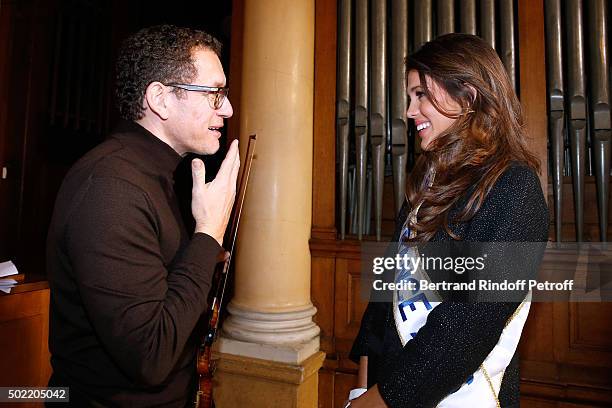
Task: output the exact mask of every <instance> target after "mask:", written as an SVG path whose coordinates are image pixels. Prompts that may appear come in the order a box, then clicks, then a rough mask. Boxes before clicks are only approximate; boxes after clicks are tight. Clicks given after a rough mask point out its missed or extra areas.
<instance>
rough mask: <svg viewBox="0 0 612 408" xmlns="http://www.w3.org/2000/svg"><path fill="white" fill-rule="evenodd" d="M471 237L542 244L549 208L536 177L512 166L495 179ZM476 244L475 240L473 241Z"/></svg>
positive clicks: (524, 168) (519, 166)
mask: <svg viewBox="0 0 612 408" xmlns="http://www.w3.org/2000/svg"><path fill="white" fill-rule="evenodd" d="M470 224H471V227H472V228H470V230H471V233H472V234H476V235H486V237H484V236H483V237H480V236H479V237H477V238H487V239H489V240H491V241H497V240H502V241H505V240H507V241H542V240H546V238H547V235H548V207H547V205H546V200H545V199H544V194H543V192H542V187H541V185H540V179H539V178H538V175H537V173H536V172H535V171H534V170H533V169H532V168H531V167H529V166H526V165H525V164H522V163H512V164H511V165H510V166H509V167H508V168H507V169H506V170H505V171H504V172H503V173H502V175H501V176H500V177H499V178H498V179H497V181H496V182H495V184H494V185H493V187H492V188H491V190H490V191H489V194H487V196H486V198H485V200H484V202H483V203H482V206H481V207H480V209H479V210H478V212H477V213H476V214H475V215H474V218H473V219H472V221H471V222H470ZM475 240H478V239H475Z"/></svg>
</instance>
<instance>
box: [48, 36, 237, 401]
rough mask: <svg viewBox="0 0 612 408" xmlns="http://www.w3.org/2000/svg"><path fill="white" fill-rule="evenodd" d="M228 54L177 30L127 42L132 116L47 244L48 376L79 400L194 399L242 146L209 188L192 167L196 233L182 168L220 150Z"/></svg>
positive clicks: (122, 101) (72, 187)
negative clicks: (184, 209) (180, 189)
mask: <svg viewBox="0 0 612 408" xmlns="http://www.w3.org/2000/svg"><path fill="white" fill-rule="evenodd" d="M219 53H220V44H219V42H218V41H217V40H216V39H214V38H213V37H211V36H210V35H208V34H206V33H203V32H200V31H195V30H191V29H184V28H177V27H173V26H167V25H166V26H156V27H151V28H147V29H144V30H141V31H140V32H138V33H136V34H135V35H133V36H132V37H130V38H128V39H127V40H126V41H125V43H124V44H123V47H122V49H121V50H120V55H119V58H118V63H117V84H116V94H117V101H118V108H119V112H120V114H121V116H122V117H123V118H124V119H125V120H126V121H125V122H124V123H122V124H121V125H120V127H119V129H118V130H117V131H116V132H114V133H113V134H111V135H110V137H109V138H108V140H106V141H105V142H104V143H102V144H101V145H99V146H98V147H96V148H95V149H93V150H92V151H90V152H89V153H87V154H86V155H85V156H84V157H83V158H82V159H81V160H79V161H78V162H77V163H76V164H75V165H74V167H73V168H72V169H71V170H70V172H69V173H68V175H67V176H66V178H65V180H64V183H63V184H62V187H61V189H60V192H59V194H58V197H57V202H56V205H55V211H54V215H53V219H52V222H51V226H50V230H49V235H48V244H47V263H48V273H49V283H50V286H51V317H50V337H49V344H50V349H51V354H52V357H51V363H52V366H53V375H52V377H51V380H50V382H49V384H50V386H67V387H70V400H71V405H73V406H78V407H84V406H141V407H151V406H172V407H180V406H185V405H186V404H189V403H190V402H191V401H192V398H193V395H194V388H195V384H196V375H195V360H194V359H195V353H196V347H197V344H198V341H199V339H198V336H197V335H196V333H194V328H195V326H196V323H197V322H198V320H199V318H200V317H201V315H202V313H203V312H204V311H205V310H206V306H207V302H206V299H207V294H208V291H209V288H210V282H211V277H212V273H213V270H214V266H215V263H216V259H217V256H218V254H219V253H220V251H222V248H221V243H222V239H223V234H224V232H225V229H226V226H227V223H228V219H229V216H230V213H231V208H232V204H233V201H234V197H235V193H236V177H237V174H238V168H239V156H238V144H237V141H235V142H234V143H232V145H231V147H230V149H229V151H228V153H227V156H226V158H225V160H224V161H223V163H222V165H221V168H220V169H219V172H218V174H217V177H216V178H215V180H214V181H212V182H210V183H208V184H205V181H204V176H205V169H204V165H203V163H202V161H201V160H199V159H194V160H193V161H192V177H193V190H192V203H191V211H192V214H193V217H194V220H195V226H196V227H195V233H194V234H193V235H192V236H189V234H188V232H187V230H186V228H185V224H184V221H183V219H182V218H181V212H180V210H179V203H178V200H177V197H176V194H175V192H174V189H173V185H174V181H173V172H174V170H175V169H176V167H177V165H178V163H179V161H180V160H181V157H182V156H184V155H185V154H186V153H188V152H194V153H198V154H213V153H215V152H216V151H217V150H218V149H219V141H218V139H219V137H220V135H221V133H220V129H221V128H222V127H223V122H224V121H223V120H224V119H225V118H229V117H230V116H232V113H233V111H232V106H231V104H230V102H229V100H228V99H227V89H226V88H225V85H226V78H225V75H224V73H223V68H222V66H221V63H220V61H219V57H218V56H219ZM62 406H66V405H65V404H62Z"/></svg>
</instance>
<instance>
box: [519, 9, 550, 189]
mask: <svg viewBox="0 0 612 408" xmlns="http://www.w3.org/2000/svg"><path fill="white" fill-rule="evenodd" d="M517 14H518V37H519V41H518V42H519V72H520V91H519V92H520V95H519V96H520V99H521V104H522V105H523V109H524V113H525V119H526V125H527V132H528V133H529V137H530V139H529V147H530V150H531V151H532V152H533V153H535V154H536V156H537V157H538V158H539V159H540V161H541V163H542V172H541V173H540V182H541V183H542V191H547V188H546V187H547V186H548V175H547V172H546V168H547V162H548V150H547V140H548V139H547V135H548V132H547V129H548V128H547V115H546V63H545V60H544V55H546V50H545V43H544V38H545V37H544V0H519V1H518V13H517Z"/></svg>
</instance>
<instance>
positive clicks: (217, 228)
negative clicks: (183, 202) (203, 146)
mask: <svg viewBox="0 0 612 408" xmlns="http://www.w3.org/2000/svg"><path fill="white" fill-rule="evenodd" d="M239 169H240V155H239V151H238V140H234V141H233V142H232V144H231V145H230V148H229V150H228V152H227V155H226V156H225V159H224V160H223V163H221V167H220V168H219V172H218V173H217V177H215V179H214V180H213V181H211V182H210V183H206V182H205V178H206V169H205V167H204V163H203V162H202V160H200V159H193V160H192V161H191V174H192V177H193V189H192V190H191V212H192V214H193V218H195V222H196V228H195V232H203V233H205V234H208V235H210V236H211V237H213V238H214V239H216V240H217V242H218V243H219V245H223V235H224V234H225V229H226V228H227V223H228V222H229V218H230V214H231V212H232V206H233V204H234V199H235V198H236V179H237V178H238V170H239Z"/></svg>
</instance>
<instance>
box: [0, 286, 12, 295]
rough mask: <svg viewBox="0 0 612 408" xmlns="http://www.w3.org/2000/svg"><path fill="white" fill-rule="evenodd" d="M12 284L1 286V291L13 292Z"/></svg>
mask: <svg viewBox="0 0 612 408" xmlns="http://www.w3.org/2000/svg"><path fill="white" fill-rule="evenodd" d="M11 289H13V287H12V286H0V292H4V293H11Z"/></svg>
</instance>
